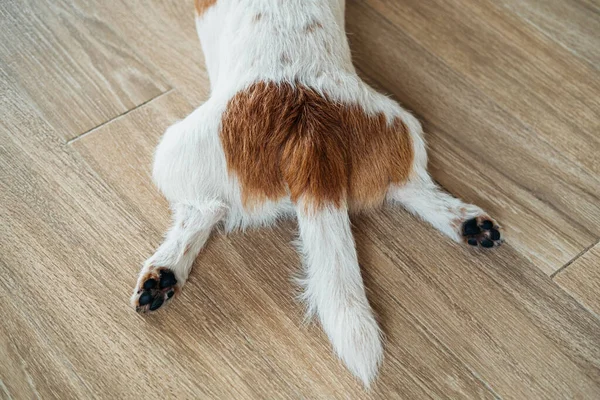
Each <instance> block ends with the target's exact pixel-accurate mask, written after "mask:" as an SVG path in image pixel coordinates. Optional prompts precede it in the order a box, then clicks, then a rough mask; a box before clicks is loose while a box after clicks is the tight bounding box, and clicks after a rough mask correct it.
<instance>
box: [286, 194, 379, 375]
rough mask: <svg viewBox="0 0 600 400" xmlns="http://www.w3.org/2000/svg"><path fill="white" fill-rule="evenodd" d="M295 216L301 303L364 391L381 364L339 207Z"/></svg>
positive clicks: (376, 333) (299, 212) (348, 232)
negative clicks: (302, 267)
mask: <svg viewBox="0 0 600 400" xmlns="http://www.w3.org/2000/svg"><path fill="white" fill-rule="evenodd" d="M297 216H298V222H299V228H300V238H301V240H302V252H303V255H304V263H305V277H304V279H303V280H302V283H303V286H304V290H305V291H304V294H303V299H304V300H305V301H306V303H307V306H308V311H309V314H315V315H317V316H318V318H319V320H320V322H321V325H322V326H323V330H324V331H325V332H326V333H327V336H329V340H330V341H331V344H332V345H333V348H334V350H335V352H336V353H337V355H338V356H339V357H340V358H341V359H342V361H344V363H345V364H346V366H347V367H348V368H349V369H350V371H351V372H352V373H353V374H354V375H356V376H357V377H358V378H360V379H361V380H362V382H363V383H364V384H365V386H368V385H369V384H370V383H371V382H372V380H373V379H374V378H375V376H376V375H377V370H378V367H379V364H380V363H381V361H382V358H383V346H382V338H381V332H380V330H379V327H378V326H377V322H376V321H375V317H374V315H373V311H372V310H371V307H370V305H369V302H368V300H367V296H366V294H365V288H364V285H363V281H362V277H361V274H360V268H359V266H358V260H357V257H356V249H355V246H354V239H353V237H352V232H351V230H350V219H349V218H348V212H347V209H346V208H345V207H343V208H336V207H333V206H328V207H325V208H323V209H322V210H318V211H316V210H315V211H306V209H305V208H304V205H302V204H299V205H298V208H297Z"/></svg>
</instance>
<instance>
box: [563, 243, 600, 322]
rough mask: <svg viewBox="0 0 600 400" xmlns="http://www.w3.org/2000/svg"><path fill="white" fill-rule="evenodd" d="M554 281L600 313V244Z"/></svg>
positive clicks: (596, 312)
mask: <svg viewBox="0 0 600 400" xmlns="http://www.w3.org/2000/svg"><path fill="white" fill-rule="evenodd" d="M554 282H556V283H558V284H559V285H560V287H562V288H563V289H565V290H566V291H567V292H569V293H570V294H571V295H572V296H573V297H575V298H576V299H577V300H579V302H581V304H583V305H584V306H586V307H587V308H588V309H590V310H591V311H593V312H594V313H595V314H596V315H597V316H598V315H600V244H596V245H595V246H594V247H592V248H591V249H589V250H588V251H586V252H585V253H584V254H582V255H581V257H579V258H577V259H576V260H575V261H574V262H573V263H572V264H571V265H569V266H567V267H566V268H565V269H563V270H561V271H559V272H558V273H557V274H556V275H555V276H554Z"/></svg>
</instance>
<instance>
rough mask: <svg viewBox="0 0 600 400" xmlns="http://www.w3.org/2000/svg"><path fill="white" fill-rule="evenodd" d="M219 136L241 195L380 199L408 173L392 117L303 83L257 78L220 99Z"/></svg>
mask: <svg viewBox="0 0 600 400" xmlns="http://www.w3.org/2000/svg"><path fill="white" fill-rule="evenodd" d="M221 141H222V143H223V149H224V152H225V159H226V161H227V167H228V169H229V171H230V173H232V174H234V175H235V176H237V178H238V180H239V182H240V186H241V191H242V202H243V203H244V205H245V206H246V207H248V206H249V203H252V202H254V203H256V202H264V201H265V200H267V199H268V200H271V201H277V200H279V199H280V198H282V197H284V196H287V195H288V192H289V196H290V197H291V200H292V201H293V202H297V201H298V199H299V198H300V197H301V196H303V197H304V199H305V201H307V202H310V203H311V205H312V206H313V208H315V209H322V208H323V207H325V206H326V205H330V204H332V205H335V206H336V207H340V206H341V205H342V204H343V203H344V202H345V201H346V200H347V201H348V203H349V204H350V205H351V207H354V208H359V209H360V208H369V207H375V206H379V205H381V204H383V202H384V200H385V195H386V193H387V189H388V187H389V186H390V184H401V183H403V182H405V181H406V180H407V179H408V175H409V172H410V168H411V166H412V161H413V153H412V146H411V144H410V137H409V133H408V129H407V128H406V126H405V125H404V123H403V122H402V120H400V119H399V118H395V119H394V120H392V121H389V122H388V121H387V118H386V116H385V115H384V114H383V113H378V114H376V115H372V116H370V115H367V114H366V113H365V112H364V111H363V110H362V108H361V107H360V106H358V105H356V104H343V103H336V102H333V101H331V100H329V99H328V98H327V97H326V96H322V95H320V94H318V93H316V92H315V91H314V90H312V89H310V88H307V87H305V86H303V85H295V86H292V85H291V84H288V83H280V84H277V83H273V82H269V83H266V82H258V83H255V84H253V85H252V86H250V87H249V88H248V89H246V90H243V91H241V92H239V93H237V94H236V95H235V96H234V97H233V98H232V99H231V100H230V101H229V104H228V105H227V110H226V112H225V113H224V115H223V121H222V126H221Z"/></svg>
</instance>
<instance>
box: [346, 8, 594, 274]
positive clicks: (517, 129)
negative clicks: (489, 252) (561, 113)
mask: <svg viewBox="0 0 600 400" xmlns="http://www.w3.org/2000/svg"><path fill="white" fill-rule="evenodd" d="M347 25H348V26H347V29H348V31H349V32H350V33H351V35H350V39H351V45H352V48H353V50H354V54H355V63H356V64H357V66H358V68H359V69H360V70H361V71H363V72H364V74H366V75H367V76H368V77H369V78H371V79H373V80H374V81H376V82H377V83H378V86H379V87H381V88H383V89H384V90H385V91H386V92H391V93H392V94H393V95H394V96H395V97H396V98H397V99H398V100H400V102H401V103H403V104H404V105H405V106H407V108H408V109H410V110H413V111H414V112H415V113H416V114H417V116H418V117H420V118H421V120H422V121H423V122H424V127H425V130H426V132H430V133H432V136H433V135H440V137H443V139H444V140H445V141H446V143H447V144H445V146H448V145H451V146H452V147H454V149H453V151H454V152H455V153H459V154H462V156H463V157H464V159H463V160H458V159H454V160H452V161H453V163H449V164H443V165H441V168H439V169H438V170H436V171H434V174H433V176H434V178H435V179H436V180H438V181H439V182H440V183H441V184H442V186H444V187H445V188H446V189H449V190H450V191H451V192H452V193H454V194H455V195H458V196H459V197H463V198H465V199H466V200H469V201H472V202H474V203H476V204H480V205H482V206H486V204H490V205H491V206H492V207H491V208H490V207H489V206H488V211H489V212H490V213H491V214H492V215H495V216H496V217H497V219H498V220H499V221H500V223H501V224H502V225H504V226H507V227H509V228H508V229H509V231H508V232H507V240H508V241H509V242H514V243H515V245H516V246H518V247H519V250H521V251H522V252H523V254H524V255H526V256H527V257H528V258H529V259H530V260H532V261H535V262H536V264H537V265H539V266H540V268H542V269H544V271H546V272H547V273H548V274H551V273H552V272H553V271H556V270H557V269H558V268H560V267H561V266H562V265H563V264H564V263H566V262H567V261H568V260H570V259H572V258H573V257H574V256H575V255H577V254H579V252H580V251H581V250H583V249H584V248H586V247H587V246H589V245H590V244H591V243H593V242H595V240H596V239H597V238H598V235H599V233H600V232H599V231H598V228H597V227H598V226H600V225H598V223H600V201H599V198H600V185H599V184H598V180H597V177H596V176H595V175H594V174H592V173H590V172H589V171H587V170H585V169H581V168H579V167H576V166H574V165H573V163H572V162H571V161H570V160H569V159H568V158H566V157H565V156H564V154H562V153H561V152H559V151H557V150H556V149H555V148H554V147H553V146H551V145H549V144H548V143H547V142H546V141H544V140H541V139H540V138H539V137H538V136H537V135H536V134H535V132H533V131H532V130H531V128H530V127H528V126H526V125H524V124H523V123H522V122H521V121H520V120H518V119H517V118H515V117H514V116H513V115H512V114H510V113H509V112H508V111H506V110H504V109H502V108H501V107H500V106H498V104H497V103H495V102H494V101H492V100H491V99H490V98H489V97H487V96H485V95H484V94H483V93H482V92H481V90H480V89H479V88H478V87H476V86H474V85H473V84H471V83H469V82H467V81H465V79H463V78H462V77H461V76H460V75H459V74H458V73H457V72H455V71H454V70H452V69H451V68H449V67H448V66H447V65H446V64H445V63H443V62H441V61H440V60H439V58H437V57H436V56H435V55H434V54H432V53H430V52H429V51H427V50H426V49H424V48H423V47H422V46H420V45H419V44H418V43H416V42H415V41H414V40H413V39H411V38H410V37H409V36H407V35H406V34H405V33H404V32H402V31H401V30H400V29H399V28H397V27H396V26H395V25H393V24H391V23H387V22H385V21H382V17H381V16H380V15H379V14H378V13H376V12H375V11H374V10H372V9H370V8H369V7H368V6H366V5H364V4H363V3H360V2H354V1H350V2H349V3H348V7H347ZM391 44H393V45H391ZM422 66H426V68H425V67H422ZM434 140H435V139H434ZM430 142H431V146H430V149H431V151H430V154H431V157H432V159H435V158H436V157H438V159H441V157H444V154H445V152H446V148H441V149H437V148H436V147H434V145H435V142H434V141H433V140H430ZM438 154H440V155H439V156H438ZM455 161H458V162H459V163H460V164H459V165H468V166H469V169H470V171H467V174H466V175H465V176H464V181H463V182H458V181H457V180H456V179H453V180H451V179H448V177H447V176H448V174H451V173H453V172H452V171H455V170H456V169H458V168H460V166H458V165H457V166H455V164H454V162H455ZM474 175H477V176H481V177H483V179H485V177H488V176H489V175H494V181H495V184H496V186H497V187H498V189H497V190H502V191H506V193H507V194H509V196H507V197H505V199H506V200H507V202H508V203H502V204H500V203H496V205H495V206H494V204H493V203H494V200H493V199H492V196H488V195H487V193H485V192H483V191H482V190H481V188H480V187H477V186H473V187H471V188H470V189H468V188H469V186H470V185H471V182H472V180H471V176H474ZM474 179H478V178H477V177H475V178H474ZM456 183H458V185H457V184H456ZM469 192H470V193H471V194H470V195H469ZM513 192H521V193H527V194H526V195H525V196H520V195H518V194H516V193H513ZM473 194H475V196H474V195H473ZM517 203H518V204H517ZM523 208H525V210H526V212H527V213H529V214H530V215H537V216H538V218H535V219H534V218H531V220H532V221H531V222H532V225H527V224H524V223H522V218H523V217H522V216H521V214H520V213H516V212H515V211H517V210H519V209H523ZM510 227H512V228H510ZM556 236H560V237H562V238H563V240H561V241H560V242H561V244H560V248H556V246H555V245H554V243H553V242H551V241H550V240H552V238H553V237H556ZM540 247H541V248H540Z"/></svg>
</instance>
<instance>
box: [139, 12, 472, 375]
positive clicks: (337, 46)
mask: <svg viewBox="0 0 600 400" xmlns="http://www.w3.org/2000/svg"><path fill="white" fill-rule="evenodd" d="M315 23H318V24H319V28H318V29H314V30H313V31H312V32H310V33H307V31H306V27H307V26H309V25H311V24H315ZM196 25H197V30H198V34H199V37H200V40H201V43H202V48H203V51H204V55H205V59H206V67H207V70H208V73H209V75H210V81H211V96H210V99H209V100H208V101H207V102H206V103H204V104H203V105H202V106H201V107H199V108H198V109H197V110H195V111H194V112H193V113H191V114H190V115H189V116H188V117H187V118H185V119H184V120H183V121H180V122H178V123H176V124H175V125H173V126H171V127H170V128H169V129H168V130H167V131H166V133H165V134H164V136H163V138H162V140H161V142H160V144H159V146H158V148H157V150H156V155H155V161H154V168H153V178H154V181H155V183H156V185H157V186H158V187H159V189H160V190H161V191H162V193H163V194H164V195H165V196H166V198H167V199H168V200H169V202H171V204H172V206H173V209H174V211H175V218H174V219H175V223H174V227H173V229H172V230H171V231H170V232H169V234H168V235H167V238H166V241H165V243H164V244H163V245H161V246H160V248H159V249H158V251H157V252H156V254H155V255H154V256H152V257H151V258H150V259H149V261H148V262H147V263H146V266H145V267H144V270H143V271H142V274H144V273H145V272H146V270H147V268H149V266H150V265H151V264H156V262H159V263H160V264H161V265H162V266H168V267H170V268H172V269H173V270H174V271H175V273H176V276H177V279H178V281H179V282H180V284H183V282H185V280H186V279H187V276H188V273H189V269H190V268H191V265H192V262H193V259H194V257H195V256H196V255H197V253H198V252H199V251H200V249H201V248H202V246H203V244H204V242H205V241H206V239H207V237H208V233H209V232H210V230H211V228H212V226H213V225H214V224H215V223H216V222H217V221H218V220H220V219H222V220H223V222H224V224H225V227H226V229H227V230H232V229H236V228H242V229H243V228H246V227H250V226H266V225H270V224H272V223H274V222H275V221H276V220H277V219H278V218H280V217H289V216H292V215H294V213H295V214H296V215H297V218H298V222H299V227H300V237H301V239H302V251H303V253H304V262H305V270H306V277H305V279H304V280H303V285H304V288H305V293H304V296H303V297H304V299H305V300H306V303H307V305H308V309H309V311H310V312H311V313H314V314H316V315H317V316H318V317H319V320H320V322H321V325H322V326H323V329H324V330H325V332H326V333H327V335H328V337H329V339H330V341H331V343H332V345H333V348H334V350H335V352H336V353H337V355H338V356H339V357H340V358H341V359H342V360H343V361H344V363H345V364H346V365H347V366H348V368H349V369H350V371H352V373H354V374H355V375H356V376H357V377H358V378H360V379H361V381H362V382H363V383H364V384H365V385H367V386H368V385H369V384H370V383H371V382H372V381H373V379H374V378H375V376H376V374H377V369H378V366H379V364H380V362H381V360H382V357H383V349H382V340H381V333H380V330H379V328H378V326H377V323H376V321H375V318H374V315H373V312H372V310H371V307H370V306H369V303H368V301H367V298H366V295H365V290H364V287H363V282H362V278H361V276H360V269H359V266H358V262H357V258H356V250H355V246H354V241H353V238H352V233H351V231H350V222H349V218H348V212H347V210H346V209H345V208H342V209H335V208H328V209H326V210H324V211H322V212H319V213H317V214H314V215H307V214H305V213H304V212H303V211H302V210H303V208H302V207H298V208H296V205H294V204H292V202H291V201H290V199H283V200H281V201H277V202H267V203H265V204H263V205H262V206H260V207H259V208H258V209H253V210H252V211H249V210H246V209H244V208H243V206H242V202H241V198H240V188H239V185H238V183H237V180H236V178H235V177H234V176H230V175H229V174H228V173H227V166H226V162H225V156H224V153H223V148H222V146H221V142H220V140H219V129H220V123H221V116H222V114H223V112H224V110H225V108H226V105H227V102H228V101H229V100H230V99H231V98H232V97H233V96H234V95H235V94H236V93H237V92H238V91H240V90H243V89H244V88H246V87H248V86H249V85H251V84H252V83H254V82H257V81H272V82H288V83H290V84H293V85H294V84H296V83H300V84H303V85H305V86H308V87H311V88H313V89H314V90H316V91H318V92H320V93H322V94H326V95H327V96H328V97H329V98H330V99H333V100H335V101H339V102H344V103H352V104H359V105H360V106H361V107H362V108H363V109H364V110H365V111H366V112H367V113H369V114H375V113H384V114H385V115H386V116H387V118H388V120H389V121H391V120H392V119H393V118H396V117H400V118H402V120H403V121H404V123H405V124H406V125H407V127H408V129H409V132H410V135H411V138H412V143H413V150H414V155H415V157H414V164H413V168H412V172H411V176H410V179H409V182H408V183H407V184H406V185H405V186H402V187H391V188H390V190H389V193H388V199H389V200H391V201H395V202H400V203H401V204H403V205H404V206H406V208H407V209H408V210H409V211H411V212H413V213H415V214H418V215H419V216H421V217H422V218H423V219H425V220H426V221H428V222H430V223H431V224H432V225H433V226H435V227H436V228H437V229H439V230H440V231H442V232H444V233H445V234H447V235H448V236H450V237H451V238H453V239H455V240H458V239H459V232H458V230H457V227H456V225H455V221H456V219H457V218H458V219H464V218H467V217H471V216H476V215H481V214H483V212H482V211H481V210H480V209H479V208H477V207H475V206H470V205H465V204H464V203H462V202H461V201H460V200H458V199H455V198H453V197H451V196H450V195H448V194H446V193H443V192H442V191H440V190H439V189H438V188H437V187H436V186H435V185H434V184H433V182H432V181H431V179H430V178H429V175H428V173H427V171H426V165H427V154H426V149H425V142H424V140H423V137H422V129H421V125H420V123H419V122H418V120H417V119H416V118H414V117H413V116H412V115H411V114H410V113H409V112H407V111H406V110H404V109H403V108H401V107H400V106H399V105H398V104H397V103H396V102H394V101H393V100H391V99H389V98H388V97H386V96H383V95H381V94H379V93H377V92H375V91H374V90H373V89H372V88H370V87H369V86H368V85H366V84H365V83H364V82H363V81H362V80H361V79H360V78H359V77H358V76H357V74H356V72H355V70H354V67H353V66H352V62H351V57H350V49H349V46H348V42H347V39H346V35H345V32H344V0H218V1H217V3H216V4H215V5H214V6H211V7H210V8H208V10H207V11H206V12H205V13H204V14H203V15H202V16H201V17H200V18H197V21H196ZM282 56H285V57H282ZM283 59H285V62H284V60H283ZM183 220H185V221H187V223H186V224H185V228H183V227H182V226H181V222H182V221H183ZM187 245H191V248H192V250H190V251H189V252H188V253H187V254H186V255H185V256H184V255H183V250H182V249H183V248H184V247H185V246H187ZM140 284H141V283H140V282H138V286H137V288H136V291H139V288H140ZM134 297H135V295H134Z"/></svg>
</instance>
